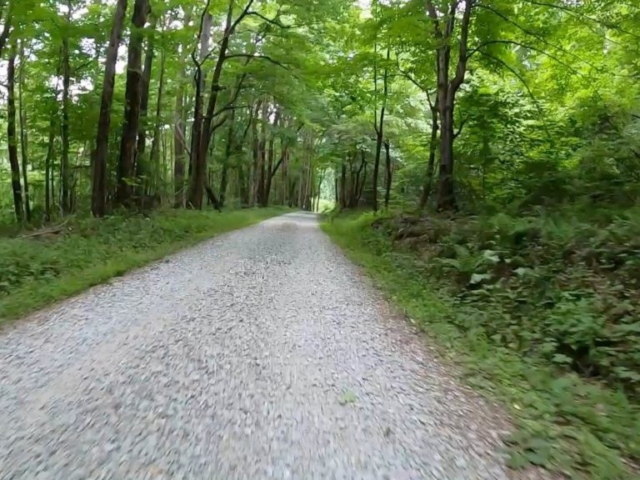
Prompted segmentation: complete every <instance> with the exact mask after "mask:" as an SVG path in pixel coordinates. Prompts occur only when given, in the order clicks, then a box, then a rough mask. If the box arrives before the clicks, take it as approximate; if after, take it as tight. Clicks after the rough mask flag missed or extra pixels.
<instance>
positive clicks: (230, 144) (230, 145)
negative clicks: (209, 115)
mask: <svg viewBox="0 0 640 480" xmlns="http://www.w3.org/2000/svg"><path fill="white" fill-rule="evenodd" d="M235 120H236V111H235V110H231V113H230V114H229V130H228V131H227V144H226V145H225V148H224V160H223V161H222V175H221V176H220V208H222V207H224V202H225V201H226V197H227V183H228V181H229V180H228V176H229V162H230V161H231V153H232V152H233V151H234V150H235V148H234V138H235V137H234V128H235Z"/></svg>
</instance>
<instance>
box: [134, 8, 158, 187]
mask: <svg viewBox="0 0 640 480" xmlns="http://www.w3.org/2000/svg"><path fill="white" fill-rule="evenodd" d="M156 21H157V19H156V18H155V17H153V21H152V23H151V33H150V34H149V38H148V40H147V50H146V52H145V54H144V67H143V70H142V78H141V79H140V81H141V84H140V89H141V95H140V125H139V130H138V141H137V143H136V151H135V158H134V170H135V175H136V177H137V178H138V182H139V183H140V185H141V187H142V188H141V189H140V191H141V193H144V191H145V189H144V184H145V183H147V182H148V180H147V181H146V182H145V179H144V176H145V175H146V173H147V172H146V170H147V168H146V166H145V161H146V159H145V156H144V154H145V151H146V149H147V127H148V110H149V94H150V87H151V72H152V69H153V60H154V55H155V51H154V47H155V27H156Z"/></svg>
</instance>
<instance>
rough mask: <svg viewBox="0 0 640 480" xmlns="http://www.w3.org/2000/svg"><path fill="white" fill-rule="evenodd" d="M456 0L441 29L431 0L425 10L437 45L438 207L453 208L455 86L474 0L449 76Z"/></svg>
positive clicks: (466, 6) (462, 69) (469, 4)
mask: <svg viewBox="0 0 640 480" xmlns="http://www.w3.org/2000/svg"><path fill="white" fill-rule="evenodd" d="M458 4H459V1H458V0H452V1H451V3H450V5H449V12H448V15H447V19H448V20H447V22H446V24H445V28H444V29H443V28H442V27H443V21H442V19H441V18H440V17H439V15H438V11H437V9H436V8H435V6H434V4H433V1H432V0H427V12H428V14H429V17H430V18H431V21H432V23H433V28H434V35H435V37H436V39H437V40H438V42H439V43H440V45H441V46H440V47H438V49H437V51H436V56H437V60H438V64H437V78H438V87H437V97H438V99H437V102H438V109H439V112H438V113H439V114H440V127H441V131H440V168H439V172H438V199H437V209H438V211H445V210H455V209H456V207H457V205H456V198H455V188H454V180H453V175H454V150H453V142H454V140H455V134H454V128H453V119H454V110H455V97H456V93H457V91H458V89H459V88H460V86H461V85H462V83H463V82H464V78H465V74H466V70H467V59H468V57H467V45H468V38H469V26H470V23H471V9H472V8H473V6H474V5H475V2H474V1H473V0H468V1H466V2H464V12H463V14H462V21H461V24H460V42H459V47H458V49H459V51H458V62H457V65H456V73H455V76H454V77H453V78H452V79H451V80H449V66H450V63H451V43H452V42H451V36H452V35H453V31H454V26H455V20H456V12H457V8H458Z"/></svg>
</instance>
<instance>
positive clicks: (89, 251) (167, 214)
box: [0, 207, 288, 324]
mask: <svg viewBox="0 0 640 480" xmlns="http://www.w3.org/2000/svg"><path fill="white" fill-rule="evenodd" d="M286 211H288V209H286V208H284V207H271V208H266V209H243V210H232V211H228V212H224V213H218V212H212V211H191V210H174V209H165V210H160V211H157V212H155V213H153V214H151V215H141V214H134V215H114V216H111V217H107V218H104V219H99V220H96V219H93V218H80V217H78V218H74V217H70V218H68V219H67V220H66V221H64V222H60V223H59V224H54V225H53V226H48V227H45V228H42V229H39V230H33V231H22V232H20V231H18V232H11V235H10V236H9V235H5V236H2V235H0V324H2V323H3V322H6V321H7V320H11V319H14V318H18V317H20V316H22V315H24V314H26V313H29V312H31V311H34V310H36V309H38V308H41V307H44V306H46V305H48V304H50V303H52V302H56V301H59V300H62V299H64V298H67V297H69V296H71V295H74V294H76V293H78V292H81V291H82V290H85V289H87V288H89V287H92V286H94V285H98V284H100V283H103V282H105V281H107V280H109V279H110V278H112V277H116V276H119V275H122V274H124V273H126V272H127V271H129V270H131V269H132V268H137V267H141V266H143V265H145V264H147V263H149V262H152V261H154V260H158V259H160V258H162V257H164V256H166V255H168V254H170V253H173V252H176V251H178V250H180V249H182V248H185V247H188V246H191V245H194V244H195V243H197V242H200V241H202V240H205V239H207V238H210V237H213V236H215V235H218V234H220V233H224V232H228V231H230V230H235V229H238V228H242V227H246V226H248V225H251V224H254V223H256V222H259V221H262V220H265V219H267V218H269V217H272V216H274V215H279V214H282V213H284V212H286Z"/></svg>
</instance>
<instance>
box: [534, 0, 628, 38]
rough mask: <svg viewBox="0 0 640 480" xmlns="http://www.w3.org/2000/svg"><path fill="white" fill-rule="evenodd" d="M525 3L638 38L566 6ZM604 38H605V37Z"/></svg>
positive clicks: (613, 25) (535, 2)
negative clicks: (561, 12) (556, 10)
mask: <svg viewBox="0 0 640 480" xmlns="http://www.w3.org/2000/svg"><path fill="white" fill-rule="evenodd" d="M525 1H526V2H527V3H530V4H531V5H537V6H539V7H549V8H556V9H558V10H562V11H563V12H567V13H569V14H571V15H573V16H575V17H577V18H579V19H581V20H588V21H590V22H593V23H595V24H597V25H600V26H603V27H606V28H610V29H611V30H617V31H618V32H620V33H624V34H626V35H631V36H632V37H635V38H640V35H637V34H635V33H633V32H629V31H627V30H624V29H622V28H620V27H618V26H617V25H615V24H613V23H609V22H603V21H602V20H598V19H597V18H593V17H590V16H588V15H585V14H584V13H580V12H576V11H575V10H574V9H573V8H571V7H568V6H566V5H561V4H554V3H547V2H538V1H536V0H525ZM605 38H606V37H605Z"/></svg>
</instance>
